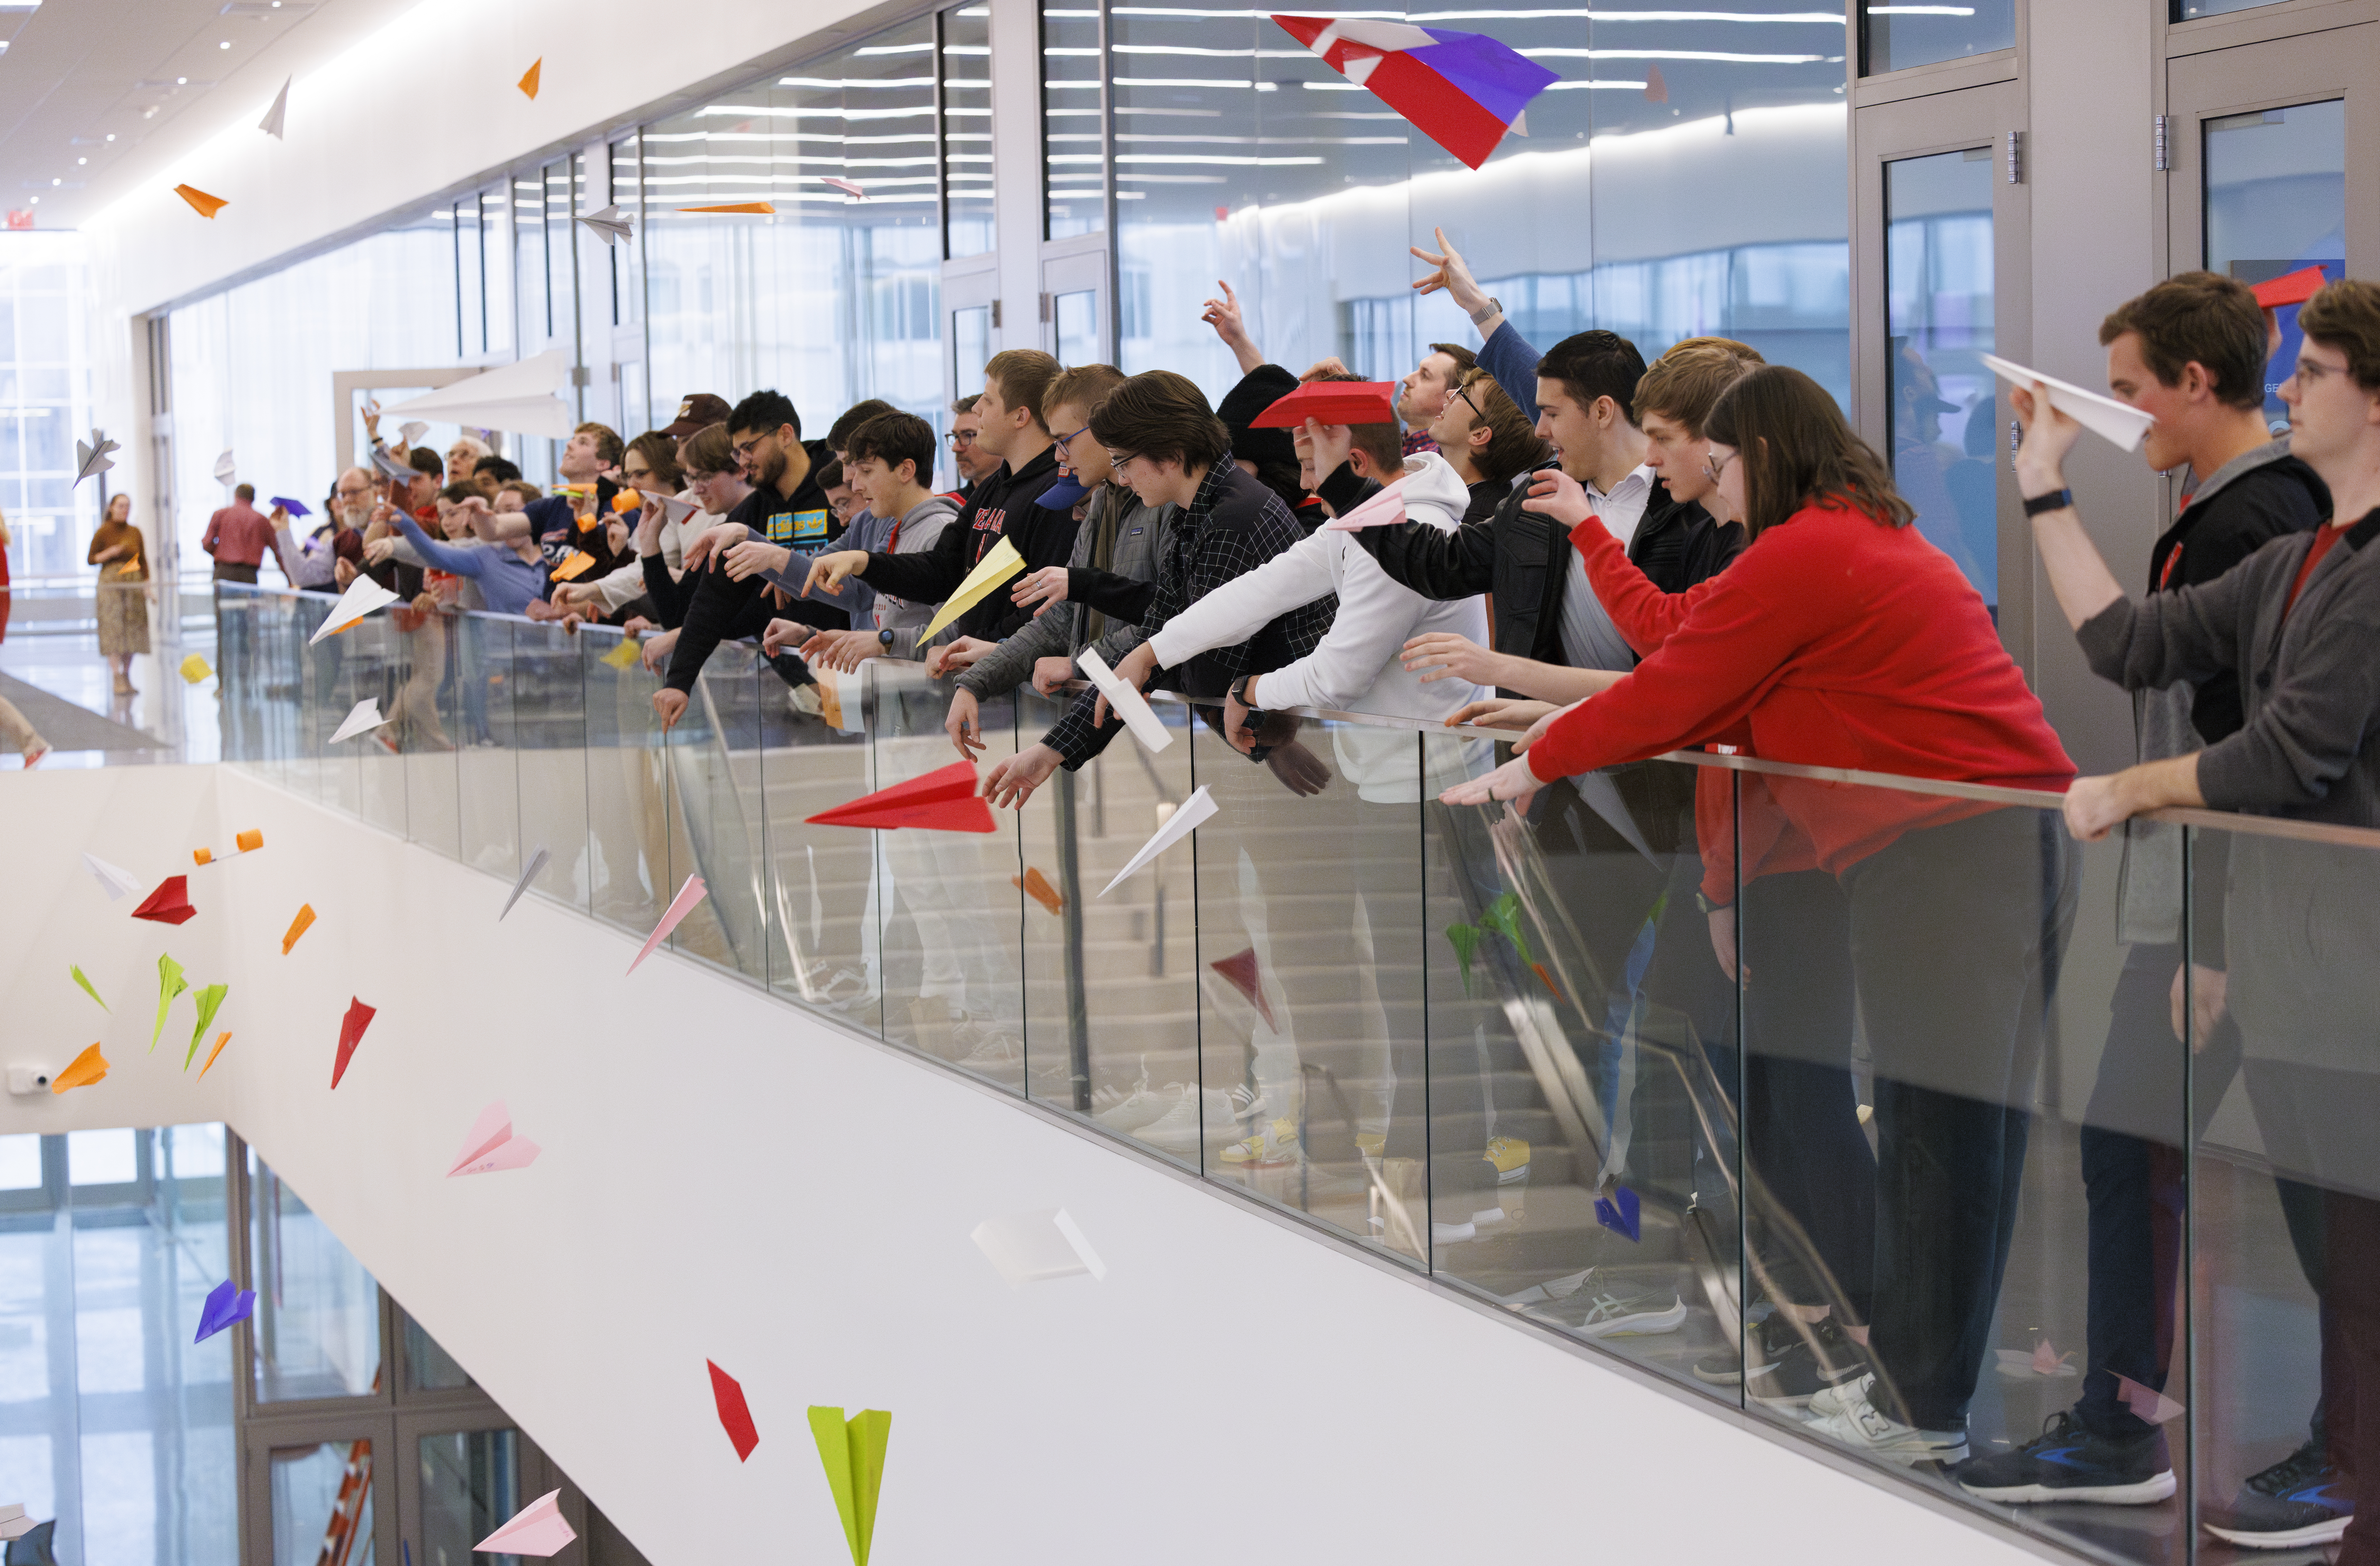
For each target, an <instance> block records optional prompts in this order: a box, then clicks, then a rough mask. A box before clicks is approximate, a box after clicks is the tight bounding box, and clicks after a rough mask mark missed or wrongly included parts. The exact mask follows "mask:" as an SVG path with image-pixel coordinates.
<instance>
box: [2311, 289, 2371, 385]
mask: <svg viewBox="0 0 2380 1566" xmlns="http://www.w3.org/2000/svg"><path fill="white" fill-rule="evenodd" d="M2298 330H2299V331H2301V332H2303V333H2304V334H2306V335H2307V336H2309V337H2311V338H2313V340H2314V341H2315V342H2317V343H2320V344H2321V345H2322V346H2324V347H2325V348H2336V349H2337V350H2338V351H2339V352H2340V353H2343V354H2345V355H2346V356H2347V372H2348V373H2349V374H2350V375H2352V376H2354V377H2355V383H2356V384H2357V385H2359V386H2361V387H2362V388H2363V389H2364V390H2365V391H2367V392H2380V285H2376V284H2371V283H2362V282H2357V281H2353V280H2346V281H2341V282H2338V283H2333V284H2331V285H2329V286H2328V287H2326V288H2325V289H2324V290H2323V291H2322V292H2321V293H2319V294H2316V295H2315V296H2314V297H2313V298H2311V299H2308V300H2307V301H2306V302H2305V303H2304V304H2303V305H2302V306H2301V307H2300V308H2299V310H2298Z"/></svg>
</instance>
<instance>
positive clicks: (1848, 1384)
mask: <svg viewBox="0 0 2380 1566" xmlns="http://www.w3.org/2000/svg"><path fill="white" fill-rule="evenodd" d="M1775 1368H1776V1366H1773V1365H1770V1366H1762V1367H1761V1368H1760V1369H1758V1370H1755V1371H1754V1372H1753V1374H1754V1375H1755V1376H1759V1375H1763V1374H1765V1373H1766V1372H1767V1371H1769V1370H1773V1369H1775ZM1875 1385H1876V1372H1875V1371H1873V1370H1871V1371H1869V1372H1868V1373H1867V1374H1866V1375H1864V1376H1862V1377H1860V1378H1858V1379H1856V1380H1852V1381H1845V1382H1843V1383H1841V1384H1840V1385H1839V1386H1833V1387H1821V1388H1819V1389H1818V1390H1816V1391H1815V1392H1813V1393H1811V1394H1810V1417H1811V1418H1812V1419H1832V1418H1833V1417H1835V1416H1836V1415H1837V1414H1847V1413H1849V1412H1850V1411H1851V1406H1852V1404H1853V1403H1855V1402H1866V1401H1867V1390H1868V1389H1869V1388H1870V1387H1873V1386H1875Z"/></svg>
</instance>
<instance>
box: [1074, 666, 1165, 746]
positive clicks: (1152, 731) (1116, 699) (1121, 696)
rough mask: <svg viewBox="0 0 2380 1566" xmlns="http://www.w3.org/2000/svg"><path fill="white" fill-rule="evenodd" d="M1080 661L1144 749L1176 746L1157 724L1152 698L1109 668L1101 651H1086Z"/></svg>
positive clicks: (1162, 726) (1091, 679)
mask: <svg viewBox="0 0 2380 1566" xmlns="http://www.w3.org/2000/svg"><path fill="white" fill-rule="evenodd" d="M1076 662H1078V663H1080V664H1081V665H1082V670H1083V673H1084V674H1087V675H1088V676H1089V677H1090V682H1091V684H1093V685H1095V686H1099V694H1100V695H1101V696H1104V697H1106V698H1108V708H1109V710H1111V711H1112V712H1114V713H1115V715H1116V716H1117V717H1119V718H1122V719H1123V726H1124V727H1125V728H1128V729H1130V730H1131V731H1132V737H1133V738H1135V739H1136V740H1138V741H1140V743H1141V747H1142V748H1144V749H1147V750H1162V749H1164V748H1165V747H1167V746H1169V745H1172V743H1173V731H1172V729H1169V728H1167V727H1166V726H1165V725H1164V724H1163V723H1160V722H1158V721H1157V714H1156V713H1154V712H1152V711H1150V710H1149V709H1148V698H1147V697H1144V696H1143V695H1141V694H1140V692H1138V691H1137V690H1135V689H1134V688H1133V687H1132V686H1131V684H1130V683H1129V682H1127V681H1126V680H1125V679H1124V678H1123V676H1122V675H1120V674H1117V673H1116V672H1115V671H1114V670H1113V669H1111V668H1109V667H1108V661H1107V660H1106V659H1104V658H1101V657H1100V656H1099V649H1097V648H1092V647H1087V648H1085V649H1083V655H1082V657H1081V658H1079V659H1077V660H1076Z"/></svg>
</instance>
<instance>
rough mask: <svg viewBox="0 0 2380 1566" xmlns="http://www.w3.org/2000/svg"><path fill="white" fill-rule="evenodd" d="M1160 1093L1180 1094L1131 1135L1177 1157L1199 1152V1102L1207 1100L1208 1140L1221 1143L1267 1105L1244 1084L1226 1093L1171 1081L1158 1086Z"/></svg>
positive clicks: (1187, 1156)
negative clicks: (1193, 1090)
mask: <svg viewBox="0 0 2380 1566" xmlns="http://www.w3.org/2000/svg"><path fill="white" fill-rule="evenodd" d="M1158 1092H1159V1093H1160V1094H1165V1093H1175V1094H1179V1095H1180V1097H1179V1098H1178V1099H1175V1100H1174V1102H1173V1103H1172V1104H1171V1105H1170V1106H1168V1107H1167V1108H1166V1109H1165V1111H1164V1112H1163V1113H1161V1114H1160V1115H1159V1116H1158V1117H1157V1118H1156V1119H1154V1120H1151V1121H1149V1122H1148V1123H1147V1124H1145V1125H1143V1126H1141V1127H1140V1128H1139V1129H1138V1130H1136V1131H1134V1132H1132V1133H1130V1135H1132V1136H1133V1137H1134V1138H1135V1140H1138V1141H1142V1142H1146V1143H1147V1144H1148V1145H1149V1146H1150V1147H1154V1148H1156V1149H1157V1150H1158V1151H1159V1152H1160V1153H1172V1155H1173V1156H1174V1157H1176V1158H1182V1159H1187V1158H1195V1157H1196V1156H1197V1152H1198V1119H1199V1116H1198V1106H1199V1102H1200V1100H1201V1099H1204V1100H1205V1103H1206V1108H1207V1115H1206V1123H1207V1140H1208V1142H1209V1143H1211V1144H1214V1145H1217V1146H1220V1145H1221V1144H1223V1143H1226V1142H1228V1141H1230V1140H1231V1139H1232V1138H1233V1136H1234V1135H1237V1134H1238V1131H1239V1128H1240V1123H1241V1122H1242V1121H1243V1120H1245V1118H1246V1117H1247V1116H1248V1115H1250V1114H1253V1113H1255V1112H1256V1111H1258V1110H1260V1109H1262V1108H1263V1107H1264V1101H1263V1100H1262V1099H1258V1098H1257V1096H1256V1095H1255V1094H1253V1093H1251V1092H1249V1091H1248V1089H1247V1088H1246V1087H1245V1086H1242V1087H1235V1088H1233V1089H1232V1091H1230V1092H1228V1093H1226V1092H1224V1091H1223V1090H1222V1089H1220V1088H1219V1087H1209V1088H1207V1089H1205V1090H1204V1092H1202V1093H1194V1092H1192V1091H1191V1088H1190V1084H1188V1083H1186V1082H1172V1083H1168V1084H1167V1085H1166V1086H1163V1087H1160V1088H1159V1089H1158Z"/></svg>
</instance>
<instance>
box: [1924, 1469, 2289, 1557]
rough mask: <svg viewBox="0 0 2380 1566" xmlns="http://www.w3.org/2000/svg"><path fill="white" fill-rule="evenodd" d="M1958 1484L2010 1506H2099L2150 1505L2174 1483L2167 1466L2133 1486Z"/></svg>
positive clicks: (2163, 1496) (2168, 1492) (1980, 1496)
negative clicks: (2085, 1503) (2081, 1503)
mask: <svg viewBox="0 0 2380 1566" xmlns="http://www.w3.org/2000/svg"><path fill="white" fill-rule="evenodd" d="M1959 1487H1960V1488H1961V1489H1962V1490H1964V1491H1966V1492H1967V1493H1968V1494H1969V1495H1971V1496H1973V1497H1974V1498H1975V1499H1977V1500H1997V1501H2004V1502H2007V1503H2009V1504H2010V1505H2013V1506H2031V1505H2035V1504H2039V1503H2042V1502H2047V1501H2060V1500H2078V1501H2091V1502H2094V1503H2095V1504H2097V1505H2100V1506H2154V1505H2155V1504H2156V1503H2157V1502H2158V1501H2161V1500H2168V1499H2172V1496H2173V1492H2174V1490H2175V1488H2176V1484H2175V1481H2174V1476H2173V1470H2172V1469H2170V1468H2168V1469H2167V1470H2166V1471H2165V1472H2164V1473H2162V1474H2160V1475H2157V1476H2156V1477H2155V1478H2154V1479H2143V1480H2142V1481H2141V1482H2140V1483H2138V1484H2136V1485H2063V1486H2060V1485H2002V1486H1998V1487H1985V1486H1980V1485H1970V1484H1965V1483H1961V1485H1960V1486H1959ZM2275 1548H2279V1547H2278V1546H2276V1547H2275Z"/></svg>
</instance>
